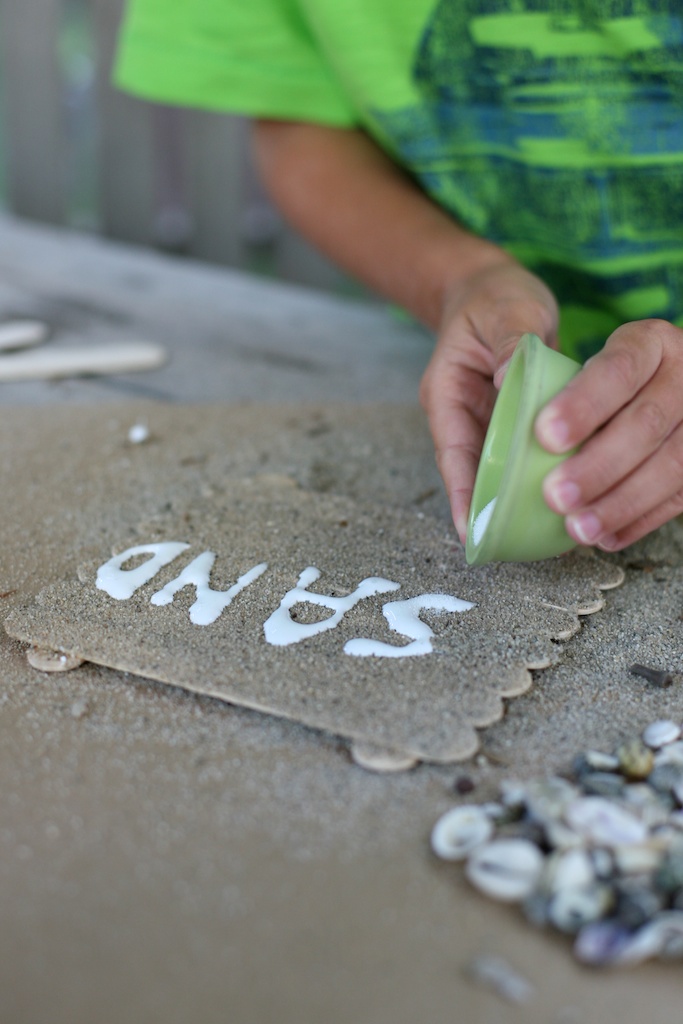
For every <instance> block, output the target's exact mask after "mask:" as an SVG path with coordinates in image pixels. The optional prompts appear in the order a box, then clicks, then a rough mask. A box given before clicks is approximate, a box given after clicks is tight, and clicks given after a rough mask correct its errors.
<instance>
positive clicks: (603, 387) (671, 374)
mask: <svg viewBox="0 0 683 1024" xmlns="http://www.w3.org/2000/svg"><path fill="white" fill-rule="evenodd" d="M536 435H537V437H538V439H539V441H540V442H541V444H542V445H543V446H544V447H545V448H546V449H548V451H552V452H565V451H568V450H569V449H571V448H573V447H574V446H575V445H580V444H583V448H582V449H581V451H580V452H579V453H578V454H577V455H574V456H573V457H572V458H570V459H568V460H567V461H566V462H564V463H563V464H562V465H561V466H558V467H557V469H554V470H553V471H552V473H549V474H548V476H547V478H546V480H545V483H544V488H543V490H544V494H545V498H546V501H547V502H548V504H549V505H550V507H551V508H552V509H553V510H554V511H555V512H559V513H560V514H562V515H566V516H567V518H566V525H567V530H568V532H569V533H570V534H571V536H572V537H574V539H575V540H577V541H578V542H579V543H581V544H597V545H598V546H599V547H601V548H604V549H605V550H607V551H616V550H618V549H619V548H623V547H626V545H628V544H632V543H633V542H634V541H636V540H639V539H640V538H641V537H643V536H645V534H646V533H649V532H650V531H651V530H654V529H656V528H657V527H658V526H661V525H662V524H663V523H665V522H667V520H669V519H672V518H673V517H674V516H675V515H678V514H679V513H680V512H681V511H683V330H680V329H679V328H677V327H674V326H673V325H672V324H670V323H667V322H666V321H665V320H639V321H635V322H633V323H628V324H624V325H623V326H622V327H619V328H618V330H616V331H615V332H614V333H613V334H612V335H611V336H610V337H609V338H608V340H607V343H606V345H605V347H604V349H603V350H602V351H601V352H600V353H599V354H598V355H596V356H594V357H593V358H592V359H590V360H589V361H588V362H587V363H586V364H585V366H584V368H583V370H582V371H581V372H580V373H579V374H578V375H577V376H576V377H575V378H574V380H573V381H571V382H570V383H569V384H568V385H567V387H566V388H565V389H564V390H563V391H562V392H561V393H560V394H559V395H558V396H557V397H556V398H554V399H553V400H552V402H549V403H548V405H547V406H546V407H545V409H543V410H542V412H541V413H540V414H539V416H538V419H537V421H536ZM593 435H594V436H593ZM584 442H585V443H584Z"/></svg>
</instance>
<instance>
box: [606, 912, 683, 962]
mask: <svg viewBox="0 0 683 1024" xmlns="http://www.w3.org/2000/svg"><path fill="white" fill-rule="evenodd" d="M653 957H659V958H660V959H662V960H680V959H681V958H683V912H682V911H680V910H664V911H662V912H661V913H659V914H655V916H654V917H653V918H652V920H651V921H648V923H647V924H644V925H643V927H642V928H639V929H638V931H637V932H635V933H634V934H633V935H632V936H631V938H630V940H629V941H628V942H627V943H626V945H625V947H624V948H623V950H621V952H620V955H619V957H618V958H617V959H616V960H613V961H612V962H613V963H615V964H617V965H619V966H624V967H626V966H633V965H634V964H641V963H644V961H645V960H651V959H652V958H653Z"/></svg>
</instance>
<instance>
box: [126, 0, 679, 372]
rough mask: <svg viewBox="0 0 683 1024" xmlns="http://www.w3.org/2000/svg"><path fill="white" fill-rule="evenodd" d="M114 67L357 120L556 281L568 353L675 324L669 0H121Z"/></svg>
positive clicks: (229, 99) (480, 229) (470, 222)
mask: <svg viewBox="0 0 683 1024" xmlns="http://www.w3.org/2000/svg"><path fill="white" fill-rule="evenodd" d="M116 81H117V83H118V84H119V85H120V86H121V87H123V88H124V89H127V90H130V91H132V92H135V93H137V94H138V95H141V96H145V97H147V98H148V99H155V100H163V101H165V102H169V103H179V104H187V105H191V106H198V107H204V108H209V109H213V110H230V111H235V112H238V113H243V114H248V115H254V116H264V117H278V118H292V119H298V120H312V121H316V122H320V123H324V124H330V125H337V126H342V127H345V126H360V127H362V128H364V129H365V130H367V131H368V132H369V133H370V134H371V135H372V136H373V137H374V138H375V139H376V140H377V141H378V142H379V143H380V144H381V145H382V146H383V147H384V148H385V149H386V150H387V151H388V152H389V153H390V154H391V155H392V156H393V157H394V158H395V159H396V160H397V161H398V162H400V163H401V164H402V165H403V166H404V167H405V168H406V169H407V170H408V171H409V172H410V173H411V174H412V175H413V176H414V178H415V179H416V181H417V182H418V183H419V184H420V185H421V187H422V188H423V189H424V190H425V191H426V192H427V193H428V194H429V195H430V196H432V197H433V198H434V199H435V200H436V201H437V202H438V203H439V204H440V205H441V206H443V207H444V208H445V209H446V210H448V211H450V212H451V213H452V214H453V216H454V217H455V218H457V220H458V221H460V222H461V223H463V224H464V225H466V226H467V227H469V228H470V229H471V230H473V231H475V232H476V233H478V234H480V235H483V236H485V237H487V238H490V239H491V240H493V241H494V242H497V243H498V244H500V245H501V246H503V247H504V248H505V249H507V250H508V251H510V252H511V253H513V254H514V255H515V256H517V257H518V258H519V259H520V260H521V261H522V262H523V263H525V264H526V265H527V266H528V267H530V268H531V269H532V270H534V271H535V272H536V273H538V274H539V276H540V277H542V278H543V279H544V280H545V281H546V282H547V283H548V284H549V285H550V286H551V287H552V288H553V290H554V292H555V294H556V295H557V297H558V299H559V301H560V304H561V307H562V320H561V342H562V347H563V349H564V350H565V351H567V352H569V353H571V354H573V355H575V356H576V357H578V358H581V359H584V358H586V357H587V356H588V355H590V354H592V353H593V352H595V351H596V350H597V349H599V348H600V347H601V346H602V344H604V341H605V338H606V337H607V335H608V334H609V333H610V332H611V331H612V330H613V329H614V328H615V327H616V326H618V325H619V324H620V323H623V322H624V321H626V320H633V319H640V318H642V317H648V316H657V317H663V318H665V319H667V320H671V321H673V322H675V323H679V324H681V325H683V5H682V4H681V2H680V0H130V4H129V8H128V13H127V17H126V21H125V24H124V30H123V33H122V37H121V46H120V50H119V58H118V66H117V70H116Z"/></svg>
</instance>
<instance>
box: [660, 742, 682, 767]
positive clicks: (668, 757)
mask: <svg viewBox="0 0 683 1024" xmlns="http://www.w3.org/2000/svg"><path fill="white" fill-rule="evenodd" d="M660 764H682V765H683V742H681V740H676V741H675V742H674V743H667V745H666V746H665V747H662V748H661V749H660V750H658V751H657V753H656V754H655V765H660Z"/></svg>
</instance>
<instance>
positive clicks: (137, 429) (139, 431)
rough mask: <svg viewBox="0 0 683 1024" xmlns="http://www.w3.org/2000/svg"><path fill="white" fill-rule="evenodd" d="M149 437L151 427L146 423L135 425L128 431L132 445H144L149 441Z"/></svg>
mask: <svg viewBox="0 0 683 1024" xmlns="http://www.w3.org/2000/svg"><path fill="white" fill-rule="evenodd" d="M149 436H150V435H149V427H148V426H147V424H146V423H134V424H133V426H132V427H131V428H130V430H129V431H128V441H129V443H130V444H144V443H145V441H149Z"/></svg>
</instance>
